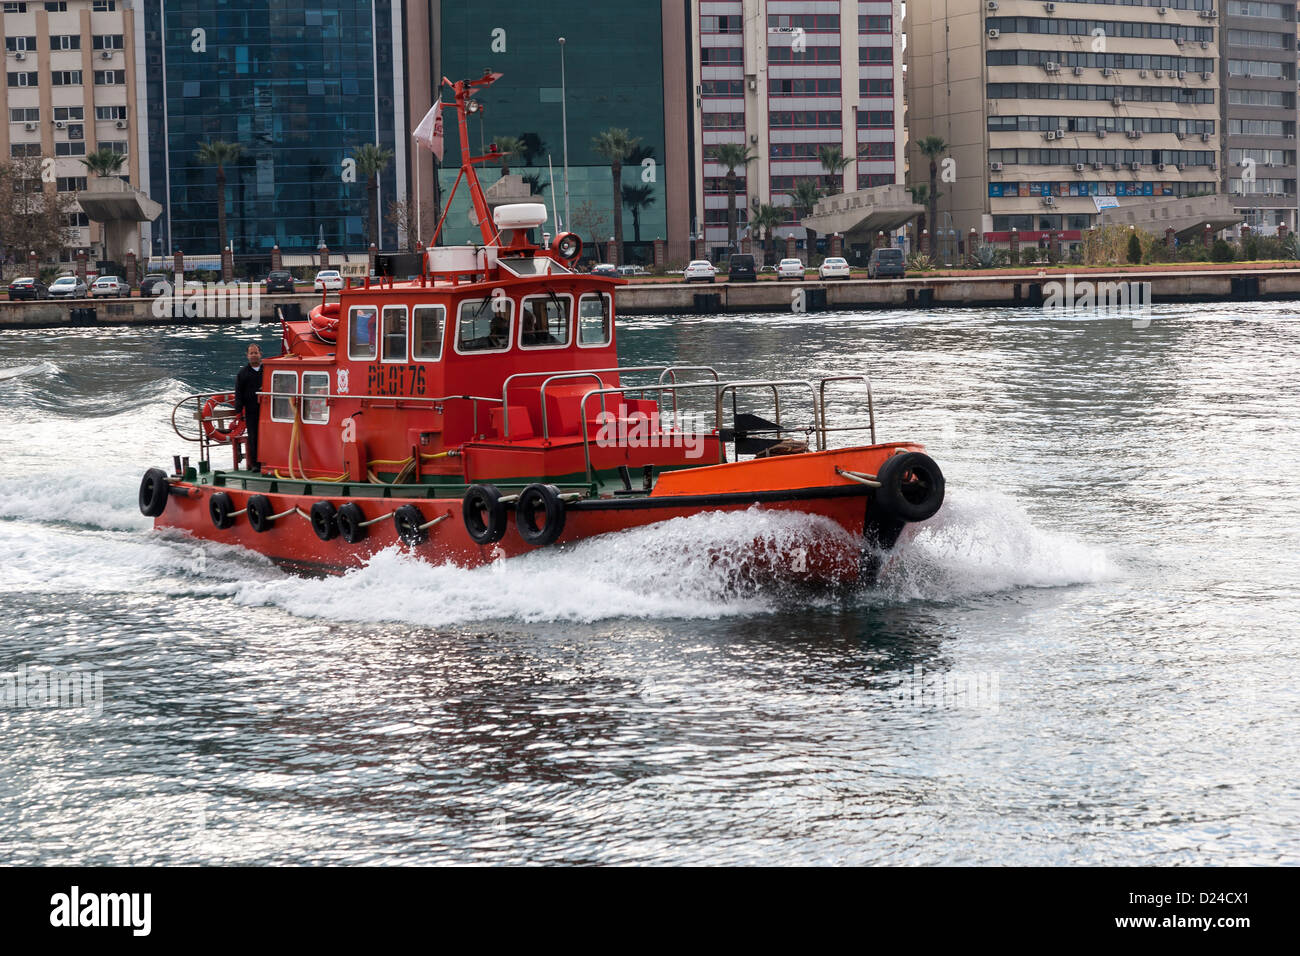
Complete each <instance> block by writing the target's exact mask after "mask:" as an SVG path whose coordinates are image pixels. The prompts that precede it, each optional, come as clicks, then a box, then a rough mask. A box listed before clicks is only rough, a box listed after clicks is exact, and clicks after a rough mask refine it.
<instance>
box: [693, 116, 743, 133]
mask: <svg viewBox="0 0 1300 956" xmlns="http://www.w3.org/2000/svg"><path fill="white" fill-rule="evenodd" d="M700 125H701V126H702V127H703V128H704V129H744V128H745V114H744V113H703V114H701V115H700Z"/></svg>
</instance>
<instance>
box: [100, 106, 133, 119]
mask: <svg viewBox="0 0 1300 956" xmlns="http://www.w3.org/2000/svg"><path fill="white" fill-rule="evenodd" d="M95 119H97V120H124V119H126V107H125V106H96V107H95Z"/></svg>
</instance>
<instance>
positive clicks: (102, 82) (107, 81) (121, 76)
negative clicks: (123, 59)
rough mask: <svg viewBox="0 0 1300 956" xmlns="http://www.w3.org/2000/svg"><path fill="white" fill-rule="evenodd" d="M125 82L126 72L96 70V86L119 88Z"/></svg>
mask: <svg viewBox="0 0 1300 956" xmlns="http://www.w3.org/2000/svg"><path fill="white" fill-rule="evenodd" d="M125 82H126V70H96V71H95V85H96V86H121V85H122V84H123V83H125Z"/></svg>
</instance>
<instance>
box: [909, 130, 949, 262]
mask: <svg viewBox="0 0 1300 956" xmlns="http://www.w3.org/2000/svg"><path fill="white" fill-rule="evenodd" d="M916 145H917V148H918V149H920V150H921V154H922V155H923V156H926V157H927V158H928V159H929V160H930V213H929V216H928V217H927V221H928V223H929V226H930V248H929V249H926V250H925V251H926V252H930V253H933V249H934V230H935V228H936V227H937V226H938V224H939V157H940V156H942V155H943V154H944V153H946V152H948V144H947V143H945V142H944V140H943V137H942V136H927V137H925V138H924V139H922V140H921V141H920V142H918V143H917V144H916Z"/></svg>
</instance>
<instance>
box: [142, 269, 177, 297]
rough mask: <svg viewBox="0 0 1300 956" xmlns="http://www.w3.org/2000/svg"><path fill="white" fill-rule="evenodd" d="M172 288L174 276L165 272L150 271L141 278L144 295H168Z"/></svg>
mask: <svg viewBox="0 0 1300 956" xmlns="http://www.w3.org/2000/svg"><path fill="white" fill-rule="evenodd" d="M171 290H172V277H171V276H169V275H167V274H166V273H165V272H150V273H149V274H148V275H146V276H145V277H144V278H143V279H141V280H140V294H141V295H142V296H151V295H152V296H157V295H167V294H168V293H169V292H171Z"/></svg>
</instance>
